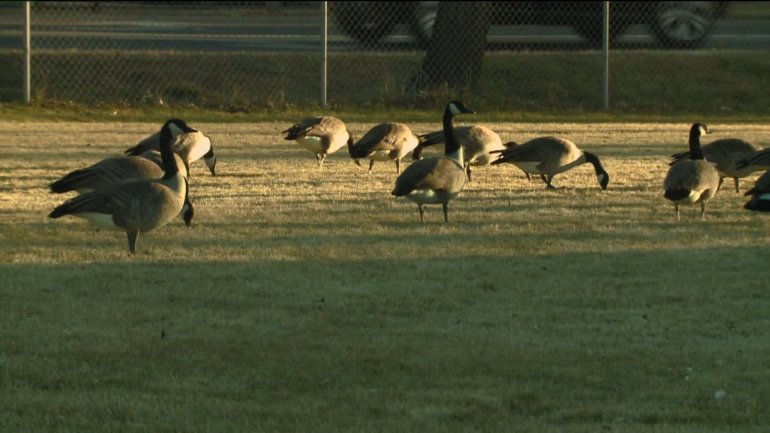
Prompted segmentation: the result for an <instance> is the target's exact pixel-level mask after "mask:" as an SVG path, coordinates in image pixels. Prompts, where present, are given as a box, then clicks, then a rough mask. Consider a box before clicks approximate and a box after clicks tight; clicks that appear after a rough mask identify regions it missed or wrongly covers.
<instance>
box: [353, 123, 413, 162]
mask: <svg viewBox="0 0 770 433" xmlns="http://www.w3.org/2000/svg"><path fill="white" fill-rule="evenodd" d="M418 144H419V140H418V138H417V136H416V135H414V133H412V130H411V129H410V128H409V127H408V126H406V125H404V124H403V123H380V124H379V125H376V126H374V127H373V128H372V129H370V130H369V131H367V132H366V134H364V136H363V137H361V139H360V140H358V141H357V142H356V143H355V144H352V143H348V152H349V153H350V157H351V158H353V160H354V161H355V162H356V164H358V165H361V163H360V162H359V161H358V160H359V159H364V158H369V171H368V173H371V172H372V166H374V161H395V162H396V173H401V159H402V158H403V157H404V156H406V155H407V154H408V153H409V152H411V151H412V150H414V149H415V148H416V147H417V145H418Z"/></svg>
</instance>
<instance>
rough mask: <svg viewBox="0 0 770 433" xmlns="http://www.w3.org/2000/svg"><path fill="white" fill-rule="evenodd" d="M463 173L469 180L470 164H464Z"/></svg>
mask: <svg viewBox="0 0 770 433" xmlns="http://www.w3.org/2000/svg"><path fill="white" fill-rule="evenodd" d="M465 175H466V176H468V182H470V181H471V166H470V164H466V165H465Z"/></svg>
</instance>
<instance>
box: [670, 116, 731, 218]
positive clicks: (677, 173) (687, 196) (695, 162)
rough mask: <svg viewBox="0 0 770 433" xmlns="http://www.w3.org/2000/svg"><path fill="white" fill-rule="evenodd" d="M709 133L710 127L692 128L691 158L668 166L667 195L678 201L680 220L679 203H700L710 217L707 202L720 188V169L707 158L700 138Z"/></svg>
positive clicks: (695, 125) (697, 126)
mask: <svg viewBox="0 0 770 433" xmlns="http://www.w3.org/2000/svg"><path fill="white" fill-rule="evenodd" d="M707 133H708V127H707V126H706V125H703V124H701V123H693V125H692V127H690V159H682V160H680V161H678V162H676V163H675V164H674V165H672V166H671V167H670V168H669V169H668V174H666V179H665V180H664V181H663V188H664V189H665V193H664V194H663V196H664V197H666V198H667V199H669V200H671V201H672V202H673V203H674V210H675V211H676V219H677V220H679V205H680V204H694V203H700V206H701V213H700V216H701V219H703V218H704V217H705V216H706V202H707V201H708V200H710V199H711V198H712V197H714V195H715V194H716V193H717V190H718V189H719V172H718V171H717V169H716V168H715V167H714V166H713V165H711V164H709V163H708V162H706V160H705V159H703V151H702V150H701V146H700V138H701V136H703V135H706V134H707Z"/></svg>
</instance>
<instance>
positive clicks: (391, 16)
mask: <svg viewBox="0 0 770 433" xmlns="http://www.w3.org/2000/svg"><path fill="white" fill-rule="evenodd" d="M389 4H391V3H388V2H364V1H361V2H333V3H332V7H331V8H330V10H331V12H332V13H333V14H334V18H335V21H336V22H337V26H338V27H339V28H340V29H341V30H342V31H343V32H345V34H347V35H348V36H350V37H351V38H353V39H356V40H357V41H358V42H359V43H363V44H376V43H377V42H379V41H380V40H381V39H382V38H383V37H384V36H385V35H387V34H389V33H390V32H391V31H392V30H393V27H394V26H395V25H396V20H397V18H398V10H397V9H396V8H394V7H389V6H388V5H389Z"/></svg>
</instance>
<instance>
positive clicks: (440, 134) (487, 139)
mask: <svg viewBox="0 0 770 433" xmlns="http://www.w3.org/2000/svg"><path fill="white" fill-rule="evenodd" d="M454 131H455V136H456V137H457V140H458V141H459V142H460V145H461V146H462V148H463V159H464V160H465V173H466V175H467V176H468V181H469V182H470V181H471V180H472V178H471V166H474V167H482V166H485V165H489V164H491V163H492V161H494V160H496V159H497V158H499V157H500V155H499V154H496V153H495V154H493V153H491V152H492V151H496V150H500V151H501V150H505V149H506V148H508V147H510V146H515V145H516V143H513V142H510V143H506V144H503V140H501V139H500V136H499V135H498V134H497V133H496V132H495V131H493V130H491V129H489V128H487V127H486V126H481V125H472V126H457V127H455V129H454ZM417 138H418V139H419V140H420V144H419V145H418V146H417V148H416V149H415V150H414V153H413V154H412V156H413V159H414V160H418V159H420V158H422V150H423V149H424V148H425V147H428V146H434V145H437V144H441V143H444V131H443V130H442V131H434V132H429V133H427V134H422V135H419V136H418V137H417ZM527 177H529V174H528V173H527Z"/></svg>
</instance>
